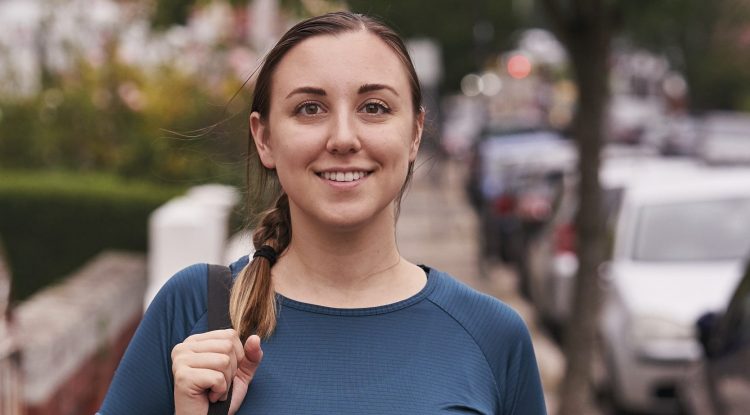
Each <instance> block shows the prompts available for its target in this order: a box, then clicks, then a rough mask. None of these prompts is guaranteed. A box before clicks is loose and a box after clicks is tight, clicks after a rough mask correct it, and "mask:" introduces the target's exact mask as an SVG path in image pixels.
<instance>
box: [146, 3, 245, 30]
mask: <svg viewBox="0 0 750 415" xmlns="http://www.w3.org/2000/svg"><path fill="white" fill-rule="evenodd" d="M210 2H211V0H154V3H155V4H154V10H153V13H152V15H151V25H152V26H153V27H156V28H161V29H164V28H168V27H170V26H172V25H184V24H186V23H187V21H188V17H190V12H191V11H192V9H193V8H194V7H196V6H200V5H201V4H203V3H210ZM226 2H227V3H229V4H231V5H233V6H243V5H247V4H248V3H249V2H248V0H226Z"/></svg>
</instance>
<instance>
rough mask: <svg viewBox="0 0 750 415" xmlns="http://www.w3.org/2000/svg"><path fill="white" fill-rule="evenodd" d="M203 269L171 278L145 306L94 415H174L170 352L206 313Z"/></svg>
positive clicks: (204, 267) (184, 270)
mask: <svg viewBox="0 0 750 415" xmlns="http://www.w3.org/2000/svg"><path fill="white" fill-rule="evenodd" d="M206 275H207V266H206V265H205V264H198V265H193V266H191V267H188V268H185V269H183V270H182V271H180V272H178V273H177V274H175V275H174V276H173V277H172V278H170V279H169V281H167V283H166V284H165V285H164V286H163V287H162V288H161V290H160V291H159V293H158V294H157V295H156V297H154V300H153V301H152V302H151V304H150V305H149V307H148V309H147V310H146V313H145V314H144V316H143V319H142V320H141V323H140V324H139V326H138V328H137V329H136V332H135V335H134V336H133V338H132V340H131V341H130V344H129V345H128V347H127V350H126V351H125V354H124V356H123V358H122V360H121V361H120V364H119V366H118V367H117V370H116V371H115V375H114V378H113V379H112V383H111V384H110V386H109V389H108V391H107V395H106V396H105V399H104V403H103V404H102V407H101V409H100V411H99V412H98V413H97V415H126V414H128V415H129V414H144V415H147V414H172V413H174V396H173V387H174V386H173V385H174V379H173V376H172V360H171V353H172V348H173V347H174V346H175V345H177V344H178V343H181V342H182V341H183V340H184V339H185V338H187V337H188V336H189V335H190V333H191V332H192V331H193V329H194V327H195V325H196V322H197V321H198V320H199V319H201V317H203V316H204V315H205V311H206V302H205V301H206V300H205V291H206Z"/></svg>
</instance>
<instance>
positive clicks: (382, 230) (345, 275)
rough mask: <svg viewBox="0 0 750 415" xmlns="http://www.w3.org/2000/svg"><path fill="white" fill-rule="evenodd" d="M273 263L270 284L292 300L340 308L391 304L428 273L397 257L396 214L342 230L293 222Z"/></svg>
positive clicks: (415, 287) (411, 291)
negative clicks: (288, 239)
mask: <svg viewBox="0 0 750 415" xmlns="http://www.w3.org/2000/svg"><path fill="white" fill-rule="evenodd" d="M292 221H293V224H294V230H293V232H292V240H291V242H290V244H289V247H288V249H287V250H286V252H285V253H284V254H283V255H282V256H281V258H279V261H278V263H277V264H276V265H275V266H274V268H273V271H272V272H273V280H274V287H275V289H276V291H277V292H279V293H280V294H282V295H284V296H286V297H289V298H292V299H294V300H298V301H302V302H307V303H312V304H319V305H325V306H330V307H340V308H357V307H372V306H377V305H384V304H389V303H392V302H395V301H399V300H402V299H405V298H408V297H410V296H411V295H413V294H416V293H417V292H418V291H419V290H421V288H422V287H423V286H424V284H425V281H426V278H425V274H424V272H423V271H422V270H421V268H419V267H417V266H415V265H414V264H411V263H409V262H408V261H406V260H405V259H403V258H402V257H401V255H400V254H399V252H398V247H397V245H396V234H395V232H396V230H395V224H394V219H393V217H392V216H390V219H388V218H387V217H386V218H381V219H380V221H381V223H377V222H376V223H371V224H368V225H365V226H362V227H358V228H356V229H349V230H346V231H331V230H330V227H324V226H314V225H312V224H310V223H306V222H303V221H300V222H295V221H294V219H293V220H292Z"/></svg>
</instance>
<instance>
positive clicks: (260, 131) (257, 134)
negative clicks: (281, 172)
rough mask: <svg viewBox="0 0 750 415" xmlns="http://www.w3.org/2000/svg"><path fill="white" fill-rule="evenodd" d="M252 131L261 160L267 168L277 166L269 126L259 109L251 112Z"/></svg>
mask: <svg viewBox="0 0 750 415" xmlns="http://www.w3.org/2000/svg"><path fill="white" fill-rule="evenodd" d="M250 133H251V134H252V136H253V141H254V142H255V148H256V149H257V150H258V156H259V157H260V162H261V163H263V166H264V167H266V168H267V169H274V168H276V162H274V160H273V151H272V149H271V145H270V140H269V137H268V126H267V125H266V124H265V122H264V121H263V120H262V119H261V117H260V113H258V112H257V111H254V112H253V113H252V114H250Z"/></svg>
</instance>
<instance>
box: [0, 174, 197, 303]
mask: <svg viewBox="0 0 750 415" xmlns="http://www.w3.org/2000/svg"><path fill="white" fill-rule="evenodd" d="M183 190H184V189H183V188H180V187H175V186H160V185H156V184H152V183H146V182H133V181H125V180H123V179H118V178H116V177H114V176H106V175H101V174H81V173H62V172H18V171H0V238H1V239H2V240H3V241H4V245H5V251H6V255H7V258H6V259H7V262H8V263H9V266H10V269H11V275H12V278H13V294H12V296H13V300H14V301H21V300H23V299H25V298H28V297H29V296H30V295H32V294H33V293H34V292H36V291H37V290H39V289H40V288H42V287H45V286H47V285H49V284H51V283H53V282H56V281H58V280H60V279H61V278H62V277H64V276H65V275H67V274H69V273H70V272H72V271H74V270H75V269H76V268H78V267H79V266H80V265H81V264H83V263H84V262H85V261H86V260H88V259H89V258H91V257H93V256H94V255H96V254H97V253H98V252H100V251H102V250H105V249H123V250H129V251H140V252H145V251H146V249H147V241H148V217H149V215H150V213H151V212H152V211H153V210H154V209H156V208H157V207H158V206H160V205H161V204H163V203H165V202H166V201H167V200H169V199H171V198H172V197H174V196H176V195H178V194H179V193H181V192H182V191H183Z"/></svg>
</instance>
